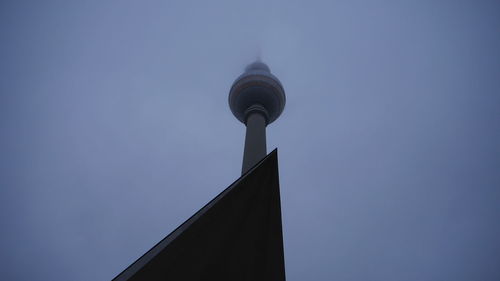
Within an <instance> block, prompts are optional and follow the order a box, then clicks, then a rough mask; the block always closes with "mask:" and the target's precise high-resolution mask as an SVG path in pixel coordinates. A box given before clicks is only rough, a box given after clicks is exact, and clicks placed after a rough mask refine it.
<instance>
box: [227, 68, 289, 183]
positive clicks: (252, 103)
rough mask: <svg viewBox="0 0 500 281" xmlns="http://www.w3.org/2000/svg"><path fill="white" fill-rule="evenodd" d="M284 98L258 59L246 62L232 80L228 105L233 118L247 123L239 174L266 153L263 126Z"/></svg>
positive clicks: (280, 108)
mask: <svg viewBox="0 0 500 281" xmlns="http://www.w3.org/2000/svg"><path fill="white" fill-rule="evenodd" d="M285 102H286V97H285V91H284V89H283V86H282V85H281V82H280V81H279V80H278V78H277V77H276V76H274V75H273V74H271V70H270V69H269V67H268V66H267V65H266V64H265V63H263V62H261V61H256V62H254V63H252V64H250V65H248V66H247V67H246V68H245V72H243V74H241V75H240V76H239V77H238V78H237V79H236V80H235V81H234V83H233V85H232V87H231V90H230V91H229V107H230V108H231V111H232V112H233V114H234V116H235V117H236V119H238V120H239V121H241V122H242V123H243V124H245V125H246V135H245V149H244V152H243V167H242V170H241V173H242V174H244V173H245V172H247V171H248V170H249V169H250V168H252V167H253V166H254V165H255V164H257V163H258V162H259V161H260V160H261V159H262V158H264V157H265V156H266V155H267V148H266V126H267V125H269V124H271V123H272V122H274V121H275V120H276V119H278V117H279V116H280V115H281V113H282V112H283V109H284V108H285Z"/></svg>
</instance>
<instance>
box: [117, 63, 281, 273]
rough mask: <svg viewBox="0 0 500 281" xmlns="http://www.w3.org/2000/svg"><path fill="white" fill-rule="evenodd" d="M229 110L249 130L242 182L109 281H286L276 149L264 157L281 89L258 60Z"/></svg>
mask: <svg viewBox="0 0 500 281" xmlns="http://www.w3.org/2000/svg"><path fill="white" fill-rule="evenodd" d="M229 106H230V107H231V111H232V112H233V114H234V116H236V118H237V119H238V120H240V121H241V122H242V123H244V124H245V125H246V127H247V129H246V137H245V151H244V155H243V169H242V175H241V177H240V178H239V179H237V180H236V181H235V182H233V183H232V184H231V185H230V186H229V187H227V188H226V189H224V190H223V191H222V192H221V193H220V194H219V195H217V196H216V197H215V198H213V199H212V200H210V201H209V202H208V203H207V204H206V205H205V206H204V207H202V208H201V209H200V210H199V211H197V212H196V213H195V214H194V215H193V216H191V217H190V218H189V219H187V220H186V221H185V222H184V223H182V224H181V225H180V226H179V227H177V228H176V229H175V230H174V231H172V232H171V233H170V234H169V235H167V236H166V237H165V238H163V239H162V240H161V241H160V242H158V243H157V244H156V245H155V246H154V247H153V248H151V249H150V250H149V251H147V252H146V253H145V254H144V255H142V256H141V257H140V258H139V259H137V260H136V261H135V262H134V263H132V264H131V265H130V266H128V267H127V268H126V269H125V270H124V271H122V272H121V273H120V274H118V275H117V276H116V277H115V278H114V279H113V281H162V280H183V281H203V280H217V281H233V280H259V281H285V280H286V277H285V257H284V251H283V230H282V223H281V202H280V191H279V190H280V188H279V175H278V152H277V149H275V150H273V151H272V152H271V153H269V154H267V153H266V126H267V125H268V124H270V123H272V122H273V121H274V120H276V119H277V118H278V117H279V116H280V114H281V112H283V108H284V107H285V92H284V90H283V86H281V83H280V82H279V80H278V78H276V77H275V76H274V75H272V74H271V71H270V70H269V67H268V66H267V65H265V64H264V63H262V62H261V61H256V62H254V63H252V64H250V65H249V66H247V67H246V69H245V72H244V73H243V74H242V75H241V76H240V77H238V79H236V81H235V82H234V84H233V86H232V87H231V90H230V93H229ZM158 223H161V222H158Z"/></svg>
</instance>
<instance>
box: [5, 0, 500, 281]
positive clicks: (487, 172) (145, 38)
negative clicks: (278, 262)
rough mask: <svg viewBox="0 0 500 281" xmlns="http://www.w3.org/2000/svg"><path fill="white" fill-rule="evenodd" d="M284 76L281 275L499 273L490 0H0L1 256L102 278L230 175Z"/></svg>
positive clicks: (29, 268) (498, 24)
mask: <svg viewBox="0 0 500 281" xmlns="http://www.w3.org/2000/svg"><path fill="white" fill-rule="evenodd" d="M259 53H260V54H261V56H262V59H263V60H264V61H265V62H266V63H267V64H268V65H269V66H270V68H271V71H272V72H273V74H275V75H276V76H277V77H278V78H279V79H280V80H281V82H282V84H283V85H284V88H285V91H286V94H287V104H286V107H285V111H284V112H283V115H282V116H281V117H280V118H279V119H278V120H277V121H276V122H275V123H273V124H271V125H270V126H269V127H268V131H267V132H268V150H269V151H271V150H272V149H273V148H275V147H278V151H279V164H280V181H281V196H282V213H283V228H284V229H283V230H284V243H285V245H284V246H285V262H286V273H287V279H288V280H291V281H299V280H314V281H316V280H325V281H329V280H339V281H351V280H352V281H378V280H380V281H402V280H404V281H422V280H425V281H427V280H429V281H431V280H432V281H434V280H435V281H442V280H453V281H461V280H463V281H471V280H481V281H498V280H499V279H500V3H499V2H498V1H439V0H438V1H436V0H432V1H431V0H429V1H421V0H420V1H357V0H346V1H234V0H227V1H63V0H61V1H10V2H9V1H1V3H0V223H1V225H0V275H1V276H2V277H1V279H2V280H27V281H28V280H29V281H32V280H54V281H58V280H61V281H67V280H76V281H79V280H81V281H89V280H110V279H111V278H113V277H114V276H116V275H117V274H118V273H120V272H121V271H122V270H123V269H125V268H126V267H127V266H128V265H129V264H130V263H132V262H133V261H135V260H136V259H137V258H138V257H140V256H141V255H142V254H143V253H144V252H145V251H147V250H148V249H149V248H151V247H152V246H153V245H155V244H156V243H157V242H158V241H159V240H161V239H162V238H163V237H164V236H166V235H167V234H168V233H170V232H171V231H172V230H174V229H175V228H176V227H177V226H178V225H179V224H181V223H182V222H183V221H184V220H186V219H187V218H189V217H190V216H191V215H192V214H193V213H194V212H195V211H197V210H198V209H199V208H201V207H202V206H203V205H204V204H205V203H207V202H208V201H209V200H211V199H212V198H213V197H214V196H215V195H217V194H218V193H219V192H220V191H222V190H223V189H224V188H226V187H227V186H228V185H229V184H231V183H232V182H233V181H234V180H235V179H237V178H238V176H239V174H240V169H241V161H242V154H243V141H244V133H245V129H244V126H243V125H242V124H241V123H239V122H238V121H237V120H236V119H235V118H234V117H233V116H232V114H231V112H230V110H229V107H228V104H227V96H228V92H229V88H230V86H231V84H232V82H233V81H234V79H235V78H236V77H237V76H238V75H239V74H240V73H241V72H242V71H243V69H244V67H245V65H246V64H248V63H250V62H252V61H253V60H254V59H255V58H256V57H257V55H258V54H259Z"/></svg>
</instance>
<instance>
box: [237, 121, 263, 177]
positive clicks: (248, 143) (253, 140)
mask: <svg viewBox="0 0 500 281" xmlns="http://www.w3.org/2000/svg"><path fill="white" fill-rule="evenodd" d="M246 125H247V130H246V135H245V150H244V154H243V167H242V169H241V174H242V175H243V174H244V173H246V172H247V171H248V170H250V168H252V167H253V166H254V165H255V164H257V163H258V162H259V161H260V160H262V158H264V157H265V156H266V155H267V148H266V118H265V117H264V115H263V114H261V113H259V112H252V113H250V114H249V116H248V118H247V123H246Z"/></svg>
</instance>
